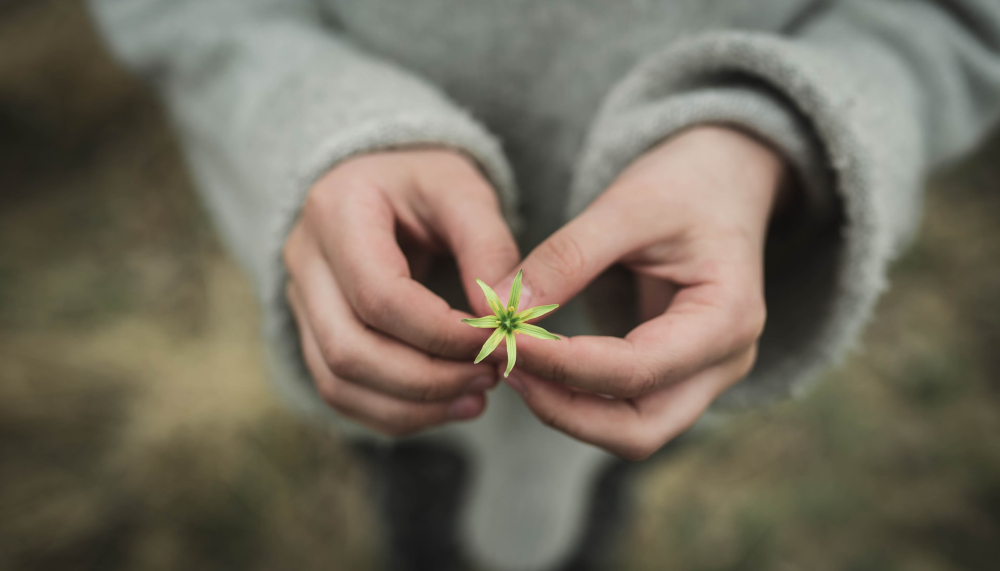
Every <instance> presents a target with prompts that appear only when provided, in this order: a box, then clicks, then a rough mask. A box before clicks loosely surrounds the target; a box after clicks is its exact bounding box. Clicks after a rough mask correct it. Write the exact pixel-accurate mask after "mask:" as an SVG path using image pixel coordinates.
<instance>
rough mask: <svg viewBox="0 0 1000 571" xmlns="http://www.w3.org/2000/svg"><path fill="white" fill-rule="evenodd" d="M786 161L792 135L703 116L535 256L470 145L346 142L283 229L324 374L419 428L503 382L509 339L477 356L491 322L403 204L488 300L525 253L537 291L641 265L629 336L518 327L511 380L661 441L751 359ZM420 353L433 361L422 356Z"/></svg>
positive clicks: (357, 403) (338, 395) (348, 397)
mask: <svg viewBox="0 0 1000 571" xmlns="http://www.w3.org/2000/svg"><path fill="white" fill-rule="evenodd" d="M785 171H786V167H785V164H784V162H783V160H782V159H781V157H780V156H779V155H778V154H777V153H775V152H774V151H773V150H771V149H770V148H769V147H768V146H766V145H764V144H762V143H760V142H758V141H757V140H756V139H754V138H752V137H749V136H747V135H745V134H743V133H741V132H739V131H736V130H733V129H728V128H723V127H712V126H705V127H697V128H693V129H690V130H688V131H685V132H683V133H680V134H678V135H675V136H673V137H671V138H670V139H668V140H666V141H665V142H663V143H661V144H659V145H658V146H656V147H654V148H652V149H651V150H649V151H648V152H647V153H645V154H644V155H642V156H641V157H639V158H638V159H637V160H636V161H635V162H634V163H633V164H632V165H630V166H629V167H628V168H627V169H625V171H624V172H622V173H621V175H620V176H619V177H618V178H617V179H616V180H615V181H614V182H613V183H612V184H611V185H610V187H609V188H608V189H607V190H606V191H605V192H604V193H603V194H602V195H601V196H600V197H599V198H598V199H597V200H595V201H594V202H593V203H592V204H591V205H590V206H589V207H588V208H587V209H586V210H584V211H583V212H582V213H581V214H580V215H579V216H577V217H576V218H574V219H573V220H571V221H569V222H568V223H567V224H566V225H565V226H564V227H563V228H561V229H560V230H558V231H557V232H556V233H555V234H553V235H552V236H550V237H549V238H548V239H547V240H545V241H544V242H543V243H542V244H540V245H539V246H537V247H536V248H535V249H534V250H533V251H532V252H531V253H530V254H529V255H528V256H527V257H526V258H524V259H523V260H522V259H521V258H520V255H519V253H518V251H517V247H516V245H515V244H514V241H513V238H512V237H511V235H510V232H509V231H508V230H507V226H506V224H505V223H504V222H503V219H502V217H501V213H500V209H499V206H498V204H497V201H496V198H495V193H494V192H493V190H492V189H490V187H489V185H488V183H487V182H486V181H485V180H483V178H482V176H481V175H480V174H479V173H478V171H476V169H475V167H474V166H473V165H472V163H471V162H469V161H468V160H467V159H465V158H464V157H463V156H462V155H459V154H457V153H455V152H453V151H447V150H421V151H404V152H397V153H379V154H372V155H367V156H363V157H359V158H356V159H351V160H348V161H345V162H344V163H341V165H339V166H338V167H336V168H334V169H333V170H331V171H330V172H329V173H328V174H327V175H326V176H325V177H324V178H323V179H322V180H320V181H319V182H318V183H317V184H316V185H315V187H314V188H313V189H312V191H311V192H310V196H309V199H308V200H307V203H306V206H305V208H304V210H303V216H302V219H301V220H300V222H299V223H298V224H297V225H296V227H295V228H294V230H293V231H292V233H291V234H290V236H289V239H288V242H287V244H286V248H285V250H286V252H285V254H286V256H285V259H286V265H287V266H288V268H289V273H290V275H291V279H290V282H289V286H288V291H289V299H290V301H291V304H292V308H293V311H294V312H295V315H296V318H297V320H298V322H299V326H300V330H301V333H302V337H303V353H304V355H305V357H306V361H307V364H308V365H309V368H310V370H311V372H312V374H313V377H314V379H315V382H316V384H317V387H318V390H319V392H320V394H321V395H322V396H323V397H324V398H325V399H326V401H327V402H328V403H329V404H330V405H331V406H332V407H334V408H335V409H337V410H338V411H340V412H341V413H342V414H345V415H347V416H349V417H351V418H354V419H356V420H358V421H359V422H362V423H363V424H366V425H367V426H369V427H371V428H373V429H375V430H379V431H381V432H384V433H387V434H392V435H402V434H410V433H414V432H417V431H420V430H423V429H426V428H430V427H432V426H437V425H440V424H442V423H446V422H451V421H455V420H465V419H469V418H474V417H475V416H478V415H479V414H481V413H482V411H483V410H484V407H485V400H484V395H483V391H485V390H487V389H488V388H490V387H491V386H492V384H491V383H487V382H486V381H481V380H480V381H474V379H476V378H479V377H480V375H482V374H483V373H484V372H485V373H487V374H488V376H490V377H492V378H496V377H497V376H498V373H497V371H495V370H493V367H496V366H499V367H500V369H503V368H504V366H503V365H498V363H501V362H502V361H504V355H503V351H499V350H498V351H497V353H498V355H494V356H491V357H490V358H489V359H488V360H487V361H486V362H483V363H480V364H479V365H472V357H474V356H475V355H476V353H477V352H478V350H479V347H480V346H481V345H482V343H483V341H484V340H485V336H486V333H483V332H482V330H477V329H473V328H470V327H466V326H464V325H463V324H462V323H460V319H461V318H463V317H469V316H468V315H466V314H464V313H462V312H458V311H455V310H453V309H450V308H448V307H447V304H445V302H444V301H443V300H441V299H440V298H437V297H436V296H434V294H432V293H431V292H429V291H427V290H426V289H425V288H423V286H420V285H419V284H418V283H417V282H416V281H414V280H413V279H412V277H411V273H410V271H409V266H408V264H407V260H408V258H407V257H406V256H404V255H403V253H402V250H401V249H400V247H399V245H398V242H397V239H396V235H395V233H394V231H393V228H394V227H395V226H396V224H398V225H399V226H400V228H403V229H404V230H403V231H401V232H400V235H401V236H403V237H404V238H406V240H408V241H409V242H411V243H413V244H415V245H416V246H417V248H416V249H417V250H418V251H419V250H420V249H421V248H423V249H424V250H430V249H434V248H437V249H439V250H442V249H443V250H444V251H447V252H450V253H452V254H453V255H454V256H455V258H456V260H457V262H458V266H459V269H460V272H461V275H462V281H463V286H464V289H465V292H466V294H467V296H468V297H469V299H470V302H471V304H472V307H473V308H474V309H475V310H476V311H478V312H479V315H485V314H486V313H487V312H488V311H489V309H488V308H487V307H486V303H485V300H484V299H483V296H482V293H481V292H480V291H479V288H478V287H477V286H476V284H475V278H476V277H479V278H482V279H483V281H484V282H486V283H488V284H491V285H494V287H495V289H496V290H497V293H498V294H499V295H500V296H501V298H504V297H505V296H506V294H507V292H508V291H509V288H510V283H511V281H512V280H513V277H514V274H515V273H516V272H517V270H518V269H522V270H523V272H524V274H523V275H524V277H523V280H524V285H523V292H522V294H521V300H522V301H521V304H522V306H524V307H530V306H533V305H547V304H555V303H558V304H564V303H566V302H567V301H568V300H569V299H571V298H573V297H574V296H575V295H577V294H578V293H579V292H580V291H582V290H583V289H584V288H585V287H586V286H587V284H588V283H590V282H591V281H592V280H593V279H594V278H595V277H597V276H598V275H599V274H600V273H601V272H603V271H604V270H605V269H607V268H608V267H609V266H611V265H612V264H622V265H624V266H625V267H627V268H629V269H630V270H632V271H633V272H635V273H636V274H637V276H638V277H639V280H638V282H639V291H638V295H639V299H640V307H641V309H642V314H643V319H644V321H643V322H642V323H641V324H639V325H638V326H637V327H636V328H635V329H633V330H632V331H631V332H629V333H628V334H627V335H626V336H625V337H624V338H617V337H603V336H577V337H565V338H563V339H561V340H559V341H551V340H540V339H534V338H531V337H528V336H526V335H521V336H518V354H517V366H516V367H515V368H514V369H513V371H512V372H511V373H510V376H509V377H508V379H507V382H508V384H510V385H511V386H512V387H513V388H515V389H516V390H517V391H518V392H519V393H520V394H521V396H522V398H523V399H524V402H525V403H526V404H527V406H528V407H529V408H530V409H531V410H532V411H533V412H534V413H535V414H536V415H537V416H538V417H539V418H540V419H541V420H542V421H543V422H545V423H546V424H548V425H550V426H552V427H553V428H555V429H557V430H561V431H563V432H565V433H566V434H568V435H570V436H572V437H574V438H577V439H579V440H582V441H584V442H588V443H591V444H594V445H596V446H599V447H601V448H604V449H605V450H607V451H609V452H611V453H613V454H617V455H619V456H622V457H624V458H627V459H632V460H638V459H643V458H646V457H648V456H649V455H651V454H652V453H653V452H655V451H656V450H658V449H660V448H661V447H662V446H663V445H664V444H666V443H667V442H669V441H670V440H671V439H673V438H674V437H676V436H677V435H679V434H680V433H682V432H683V431H684V430H686V429H687V428H688V427H690V426H691V425H692V424H693V423H694V422H695V421H696V420H697V419H698V418H699V417H700V416H701V414H702V413H703V412H704V411H705V409H706V408H707V407H708V406H709V405H710V404H711V402H712V401H713V400H714V399H715V398H716V397H717V396H718V395H719V394H721V393H722V392H723V391H725V390H726V389H727V388H729V387H730V386H732V385H733V384H734V383H736V382H738V381H739V380H740V379H742V378H743V377H745V376H746V374H747V373H748V372H749V371H750V369H751V367H752V366H753V363H754V358H755V355H756V350H757V342H758V339H759V337H760V335H761V332H762V331H763V327H764V320H765V314H766V311H765V306H764V296H763V253H764V240H765V237H766V232H767V226H768V223H769V221H770V219H771V217H772V215H773V213H774V212H775V210H776V208H777V205H778V204H780V203H781V202H783V200H784V198H783V191H782V190H781V189H783V188H784V186H785V185H783V180H784V177H785V174H786V173H785ZM457 197H461V198H460V199H458V198H457ZM418 258H419V256H415V255H411V256H410V257H409V260H410V263H411V264H414V265H416V263H417V260H418ZM397 302H398V303H397ZM359 336H360V337H361V338H360V339H359ZM376 349H377V351H378V354H375V353H376ZM390 350H391V352H388V351H390ZM487 362H490V363H492V365H487ZM412 367H418V369H416V370H418V371H419V372H420V374H419V375H413V374H404V372H406V371H408V370H414V369H413V368H412ZM476 383H479V384H476ZM609 397H610V398H609Z"/></svg>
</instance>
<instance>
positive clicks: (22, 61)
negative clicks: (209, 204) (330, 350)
mask: <svg viewBox="0 0 1000 571" xmlns="http://www.w3.org/2000/svg"><path fill="white" fill-rule="evenodd" d="M990 157H992V158H993V163H992V164H991V162H990V160H989V159H990ZM998 157H1000V141H997V142H995V143H994V144H993V145H992V150H986V151H984V152H981V153H980V156H979V157H978V159H977V160H975V161H971V162H970V163H969V164H966V165H963V166H962V167H961V168H960V169H956V172H955V173H952V174H951V175H950V176H948V177H947V178H942V179H941V180H940V181H937V182H935V183H934V185H933V190H932V192H931V193H930V196H929V200H928V203H927V212H928V216H927V218H926V220H925V223H924V229H923V233H922V235H921V238H920V240H919V241H918V243H917V244H916V245H915V247H914V248H913V249H912V251H911V252H910V253H909V254H908V255H907V256H906V258H905V259H904V260H903V261H902V262H901V263H899V264H898V265H897V267H896V268H895V270H894V272H893V276H892V278H893V279H892V281H893V284H894V289H893V291H892V293H891V295H889V296H888V297H886V298H885V299H884V300H883V302H882V303H881V305H880V308H879V311H878V316H877V319H876V320H875V323H874V324H873V326H872V327H871V328H870V329H869V330H868V332H867V334H866V335H865V340H864V343H863V346H864V347H865V348H866V349H865V351H864V352H863V353H856V354H854V355H853V356H852V357H851V358H850V359H849V360H848V362H847V363H846V364H845V366H844V367H842V368H841V369H839V370H838V371H835V372H833V373H831V374H830V375H829V378H828V380H827V381H826V382H825V383H824V384H823V385H822V387H821V388H820V389H819V390H818V391H816V392H815V393H813V394H812V395H811V396H809V397H808V398H806V399H805V400H803V401H801V402H798V403H785V404H782V405H780V406H778V407H775V408H773V409H771V410H767V411H762V412H757V413H753V414H748V415H746V416H745V417H743V418H741V419H739V420H737V421H736V422H734V423H733V424H732V425H731V426H729V427H727V428H726V429H725V430H723V431H722V432H720V433H718V434H715V435H713V436H711V437H709V438H707V440H706V441H705V442H703V443H701V444H700V445H697V446H694V447H691V448H689V449H687V450H685V451H683V452H681V453H680V454H678V455H677V456H675V457H673V458H671V459H670V460H669V461H665V462H661V463H660V464H659V465H657V466H656V467H654V468H653V469H652V470H649V471H648V472H647V473H646V474H645V475H644V476H643V477H642V479H641V481H640V486H639V489H638V497H639V501H640V505H641V509H640V513H639V517H638V519H637V521H636V522H635V523H634V525H633V526H632V529H631V530H630V532H629V533H628V539H627V541H626V545H625V546H624V549H623V551H622V553H621V555H620V564H619V566H620V568H623V569H630V570H651V571H652V570H661V569H680V570H704V571H736V570H756V569H760V570H765V569H778V570H798V569H802V570H808V571H824V570H852V571H866V570H872V571H892V570H895V569H899V570H904V569H905V570H915V571H922V570H926V571H931V570H935V571H945V570H959V569H983V570H986V569H995V568H996V565H997V564H996V561H997V560H998V557H1000V444H998V442H997V440H996V438H997V435H998V434H1000V349H998V347H1000V165H998V164H996V159H997V158H998ZM362 479H363V478H362V474H361V472H360V470H359V468H358V466H357V465H355V464H354V462H353V461H351V460H350V459H349V458H347V457H346V456H345V453H344V450H343V448H342V446H341V444H340V443H339V442H338V441H337V440H336V438H335V437H334V436H332V435H330V434H326V433H325V432H323V431H321V430H318V429H316V428H308V427H305V426H302V425H301V424H299V423H298V422H297V421H296V420H295V419H294V418H292V417H291V416H290V415H289V414H288V413H287V412H285V411H284V410H283V409H282V408H281V407H280V405H279V404H278V403H277V402H276V401H275V399H274V397H273V395H272V394H271V393H270V390H269V388H268V386H267V384H266V380H265V378H264V374H263V372H262V365H261V356H260V352H259V348H258V345H257V311H256V308H255V306H254V303H253V300H252V295H251V293H250V290H249V287H248V285H247V283H246V281H245V280H244V278H243V277H242V275H241V274H240V273H239V271H238V269H237V268H235V267H234V265H233V263H232V262H231V261H230V260H229V259H228V258H227V257H226V256H225V254H224V253H223V252H222V251H221V249H220V246H219V244H218V243H217V241H216V239H215V237H214V235H213V234H212V232H211V230H210V228H209V227H208V223H207V220H206V217H205V215H204V214H203V212H202V211H201V209H200V207H199V205H198V203H197V201H196V199H195V198H194V195H193V191H192V188H191V184H190V182H189V180H188V178H187V176H186V175H185V173H184V171H183V168H182V165H181V163H180V159H179V157H178V152H177V148H176V143H175V141H174V140H173V138H172V136H171V134H170V132H169V130H168V128H167V126H166V125H165V122H164V120H163V117H162V114H161V112H160V111H159V109H158V107H157V105H156V104H155V102H154V101H152V99H151V98H150V97H149V95H148V93H146V92H145V91H144V90H143V89H142V88H140V87H139V86H137V85H136V84H135V83H134V82H133V81H131V80H130V79H129V78H128V77H126V76H125V75H124V74H123V73H122V72H121V71H119V70H118V69H117V68H116V67H115V66H114V64H113V63H112V62H110V60H109V59H107V57H106V56H104V55H103V54H102V53H101V47H100V45H99V43H98V41H97V40H96V38H95V36H94V34H93V32H92V31H91V30H90V28H89V27H88V24H87V21H86V17H85V15H84V13H83V11H82V10H81V8H80V6H79V4H78V3H77V2H76V1H70V0H20V1H12V0H0V569H31V570H43V571H44V570H50V569H52V570H55V569H60V570H62V569H102V570H116V569H140V570H147V569H148V570H158V569H314V568H315V569H321V568H322V569H368V568H371V567H372V566H373V562H374V561H375V557H374V555H373V554H374V553H375V551H376V545H377V543H376V541H377V540H376V535H375V533H374V532H373V518H372V517H371V514H370V507H369V505H368V504H367V502H366V500H365V499H364V496H363V494H362V490H363V488H364V486H363V484H364V482H363V481H362Z"/></svg>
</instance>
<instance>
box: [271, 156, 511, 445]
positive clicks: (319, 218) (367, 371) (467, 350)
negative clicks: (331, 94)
mask: <svg viewBox="0 0 1000 571" xmlns="http://www.w3.org/2000/svg"><path fill="white" fill-rule="evenodd" d="M435 253H450V254H453V255H454V256H455V258H456V260H457V263H458V267H459V270H460V272H461V276H462V282H463V286H464V287H465V291H466V292H467V295H468V294H470V293H471V294H474V295H470V296H469V299H470V300H479V299H480V298H481V297H482V295H481V294H480V293H479V287H478V286H477V285H476V283H475V278H476V277H479V278H482V279H484V280H490V281H495V280H496V279H498V278H500V277H502V275H503V274H504V273H506V272H507V271H509V269H510V268H512V267H514V265H515V264H516V263H517V261H518V259H519V258H520V254H519V253H518V250H517V246H516V244H515V243H514V240H513V238H512V237H511V234H510V231H509V230H508V228H507V225H506V223H505V222H504V219H503V217H502V215H501V212H500V207H499V203H498V200H497V197H496V194H495V192H494V191H493V189H492V188H491V187H490V185H489V183H487V182H486V180H485V179H484V178H483V177H482V175H480V174H479V172H478V171H477V170H476V167H475V165H474V164H473V163H472V162H471V161H470V160H469V159H467V158H465V157H464V156H463V155H460V154H458V153H457V152H453V151H449V150H444V149H428V150H411V151H399V152H384V153H373V154H369V155H362V156H358V157H356V158H352V159H349V160H347V161H344V162H343V163H341V164H340V165H338V166H336V167H335V168H333V169H332V170H331V171H330V172H329V173H327V174H326V175H325V176H324V177H323V178H322V179H320V180H319V181H318V182H317V183H316V184H315V185H314V186H313V188H312V189H311V190H310V192H309V195H308V197H307V199H306V202H305V206H304V207H303V209H302V215H301V218H300V219H299V221H298V222H297V223H296V225H295V226H294V228H293V229H292V231H291V232H290V233H289V235H288V238H287V240H286V242H285V247H284V252H283V254H284V262H285V265H286V267H287V269H288V273H289V276H290V278H289V282H288V286H287V295H288V300H289V302H290V304H291V307H292V310H293V312H294V314H295V318H296V321H297V323H298V327H299V333H300V337H301V342H302V352H303V355H304V357H305V362H306V364H307V366H308V368H309V371H310V372H311V373H312V376H313V380H314V382H315V384H316V388H317V391H318V393H319V394H320V395H321V397H322V398H323V399H324V400H325V401H326V402H327V403H328V404H329V405H330V406H331V407H333V408H334V409H336V410H337V411H338V412H340V413H341V414H343V415H345V416H347V417H350V418H352V419H355V420H356V421H358V422H360V423H362V424H364V425H366V426H368V427H370V428H372V429H374V430H376V431H379V432H382V433H384V434H388V435H392V436H402V435H406V434H411V433H414V432H417V431H420V430H423V429H426V428H430V427H432V426H435V425H439V424H442V423H445V422H448V421H453V420H464V419H469V418H473V417H476V416H478V415H479V414H481V413H482V411H483V410H484V408H485V406H486V402H485V397H484V391H485V390H487V389H489V388H491V387H492V386H494V384H495V383H496V380H497V376H496V374H495V371H494V369H493V367H492V366H490V365H487V364H485V363H484V364H479V365H474V364H473V363H472V359H473V357H474V356H475V355H476V353H477V352H478V351H479V346H480V345H482V344H483V341H484V339H485V334H484V333H483V332H482V331H480V330H476V329H473V328H471V327H468V326H467V325H464V324H463V323H462V322H461V319H462V318H463V317H470V316H469V315H468V314H466V313H463V312H460V311H457V310H454V309H451V308H450V307H449V306H448V304H447V303H446V302H445V301H444V300H443V299H441V298H440V297H438V296H436V295H434V294H433V293H431V291H430V290H428V289H427V288H426V287H424V286H423V285H421V284H420V283H418V282H417V281H416V280H415V276H414V275H413V274H412V273H411V269H412V270H414V272H416V271H417V268H418V267H420V266H421V265H426V263H427V262H428V261H429V259H430V256H431V255H433V254H435ZM473 303H475V302H473ZM479 305H481V306H483V307H481V308H480V309H484V310H485V303H482V302H480V303H479ZM455 359H457V360H455Z"/></svg>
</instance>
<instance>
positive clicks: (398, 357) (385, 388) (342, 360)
mask: <svg viewBox="0 0 1000 571" xmlns="http://www.w3.org/2000/svg"><path fill="white" fill-rule="evenodd" d="M291 257H292V259H291V260H290V262H291V263H290V264H289V272H290V274H291V276H292V280H293V283H294V284H295V288H296V290H297V291H299V292H300V294H301V297H302V302H301V304H302V307H303V309H304V310H305V315H306V316H307V320H308V322H309V324H310V328H311V330H312V331H313V332H314V335H315V336H316V338H317V343H318V345H319V347H320V353H321V354H322V356H323V360H324V362H325V363H326V364H327V368H329V369H330V370H331V371H332V372H333V374H335V375H336V376H337V377H339V378H341V379H344V380H347V381H350V382H352V383H355V384H358V385H361V386H365V387H367V388H369V389H372V390H375V391H379V392H382V393H385V394H387V395H391V396H395V397H397V398H401V399H405V400H411V401H434V400H449V399H452V398H455V397H457V396H459V395H461V394H462V393H465V392H469V391H479V390H485V389H487V388H490V387H492V386H493V385H494V384H495V383H496V380H497V377H496V376H495V374H494V371H493V369H492V367H490V366H489V365H475V364H473V363H471V362H458V361H451V360H447V359H442V358H438V357H434V356H431V355H428V354H426V353H424V352H422V351H419V350H417V349H414V348H412V347H409V346H407V345H405V344H403V343H400V342H399V341H397V340H394V339H392V338H390V337H388V336H386V335H384V334H382V333H379V332H378V331H374V330H372V329H370V328H367V327H365V326H364V325H363V324H362V323H361V322H359V321H358V319H357V316H355V315H354V313H353V312H352V311H351V308H350V306H349V305H348V303H347V301H346V300H345V299H344V296H343V294H342V293H341V291H340V288H339V287H338V285H337V283H336V282H335V281H334V279H333V275H332V274H331V273H330V269H329V266H327V263H326V260H325V259H324V258H323V257H322V255H321V254H320V252H319V246H318V245H317V244H316V243H315V241H314V240H311V239H305V240H303V241H302V243H301V244H300V246H299V247H298V249H297V252H296V253H294V254H293V255H292V256H291ZM470 329H471V328H470Z"/></svg>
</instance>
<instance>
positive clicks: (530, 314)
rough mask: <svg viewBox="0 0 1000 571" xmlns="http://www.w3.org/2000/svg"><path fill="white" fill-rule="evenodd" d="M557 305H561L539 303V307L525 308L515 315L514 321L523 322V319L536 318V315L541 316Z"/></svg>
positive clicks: (557, 305)
mask: <svg viewBox="0 0 1000 571" xmlns="http://www.w3.org/2000/svg"><path fill="white" fill-rule="evenodd" d="M557 307H559V304H558V303H553V304H552V305H539V306H538V307H532V308H531V309H525V310H524V311H522V312H521V313H518V314H517V315H515V316H514V321H516V322H521V321H527V320H529V319H534V318H536V317H541V316H543V315H545V314H546V313H548V312H550V311H552V310H553V309H555V308H557Z"/></svg>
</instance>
